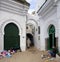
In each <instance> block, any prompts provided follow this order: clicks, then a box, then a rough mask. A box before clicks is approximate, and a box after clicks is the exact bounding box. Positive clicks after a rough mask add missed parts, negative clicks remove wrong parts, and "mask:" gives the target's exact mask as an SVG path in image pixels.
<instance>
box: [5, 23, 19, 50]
mask: <svg viewBox="0 0 60 62" xmlns="http://www.w3.org/2000/svg"><path fill="white" fill-rule="evenodd" d="M4 32H5V35H4V49H5V50H8V49H10V48H18V47H20V36H19V29H18V27H17V26H16V25H15V24H14V23H9V24H7V25H6V26H5V28H4Z"/></svg>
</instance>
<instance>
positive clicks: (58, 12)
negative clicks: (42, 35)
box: [57, 1, 60, 52]
mask: <svg viewBox="0 0 60 62" xmlns="http://www.w3.org/2000/svg"><path fill="white" fill-rule="evenodd" d="M57 19H58V41H59V42H58V48H59V52H60V1H58V4H57Z"/></svg>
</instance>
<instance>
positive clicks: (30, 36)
mask: <svg viewBox="0 0 60 62" xmlns="http://www.w3.org/2000/svg"><path fill="white" fill-rule="evenodd" d="M26 36H27V37H28V38H29V39H30V41H31V46H34V40H33V35H32V34H30V33H27V34H26Z"/></svg>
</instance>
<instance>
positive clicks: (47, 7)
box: [38, 0, 55, 16]
mask: <svg viewBox="0 0 60 62" xmlns="http://www.w3.org/2000/svg"><path fill="white" fill-rule="evenodd" d="M54 6H55V2H54V0H48V1H47V2H46V4H45V5H44V7H43V8H42V9H41V10H40V11H39V12H38V15H39V16H40V15H41V16H42V15H45V14H47V13H49V12H50V11H51V10H53V9H54Z"/></svg>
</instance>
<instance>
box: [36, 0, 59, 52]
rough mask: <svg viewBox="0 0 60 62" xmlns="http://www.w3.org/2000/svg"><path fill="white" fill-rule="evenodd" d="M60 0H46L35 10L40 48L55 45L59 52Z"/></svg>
mask: <svg viewBox="0 0 60 62" xmlns="http://www.w3.org/2000/svg"><path fill="white" fill-rule="evenodd" d="M59 11H60V0H46V1H45V2H44V4H43V5H42V7H40V9H39V10H38V11H37V13H38V15H39V25H40V49H41V50H48V49H52V48H53V47H56V48H57V49H58V51H59V52H60V12H59Z"/></svg>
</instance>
